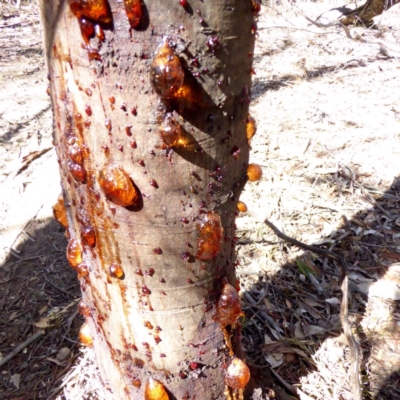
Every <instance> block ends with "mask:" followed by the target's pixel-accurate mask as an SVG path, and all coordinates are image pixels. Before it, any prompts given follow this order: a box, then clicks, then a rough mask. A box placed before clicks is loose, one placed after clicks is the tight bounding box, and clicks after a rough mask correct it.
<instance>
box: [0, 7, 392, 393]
mask: <svg viewBox="0 0 400 400" xmlns="http://www.w3.org/2000/svg"><path fill="white" fill-rule="evenodd" d="M10 3H13V2H12V1H11V0H10V2H6V1H4V0H3V1H0V49H1V54H2V56H1V58H0V87H1V96H0V142H1V146H0V154H1V160H0V193H1V194H2V195H1V199H0V202H1V209H0V210H1V211H0V288H1V300H0V325H1V329H0V358H2V359H0V366H1V367H2V373H1V376H0V397H1V398H3V399H15V400H16V399H43V398H44V399H55V398H57V399H60V400H61V399H80V398H82V399H89V398H93V399H101V398H102V394H101V388H100V386H99V384H98V382H97V381H96V379H95V376H96V367H95V364H94V362H93V354H92V352H91V350H90V349H86V348H83V347H82V346H81V345H80V344H79V343H78V341H77V331H78V329H79V326H80V325H81V323H82V320H81V319H80V317H79V315H78V313H77V311H76V304H77V302H78V301H79V287H78V283H77V281H76V279H75V274H74V272H73V271H72V269H71V268H70V267H68V265H67V262H66V260H65V257H64V254H65V246H66V240H65V237H64V232H63V230H62V229H61V228H60V227H59V226H57V225H56V224H55V222H54V221H53V220H52V218H51V213H52V211H51V206H52V205H53V204H54V203H55V201H56V198H57V196H58V194H59V193H60V191H61V189H60V185H59V178H58V165H57V160H56V156H55V153H54V150H53V149H52V144H51V133H52V117H51V110H50V101H49V97H48V95H47V93H46V88H47V84H48V82H47V78H46V67H45V63H44V58H43V52H42V47H41V36H40V26H39V20H38V11H37V7H36V5H35V4H34V3H30V2H25V1H22V3H21V7H20V8H15V7H13V6H12V5H11V4H10ZM269 4H272V3H269ZM338 5H341V4H336V3H333V2H332V1H329V2H328V1H325V2H319V3H309V2H297V3H294V4H292V5H290V4H289V3H286V2H283V3H282V2H279V6H278V5H276V6H274V7H271V6H268V5H266V6H264V8H263V11H262V13H261V15H260V20H259V23H258V33H257V47H256V51H255V54H254V70H255V75H254V84H253V91H252V102H251V115H252V116H253V117H254V118H255V119H256V121H257V126H258V130H257V134H256V136H255V137H254V139H253V140H252V143H251V146H252V152H251V156H250V159H251V162H255V163H258V164H260V165H261V166H262V168H263V177H262V179H261V180H260V181H258V182H256V183H248V184H247V186H246V188H245V191H244V192H243V195H242V197H241V200H242V201H244V202H245V203H246V204H247V207H248V211H247V212H244V213H240V215H239V216H238V218H237V221H236V224H237V236H238V258H239V262H240V265H239V266H238V275H239V277H240V278H241V289H242V290H241V295H242V300H243V306H244V310H245V313H246V315H245V317H244V319H243V322H242V325H243V343H244V347H245V349H246V351H247V356H248V363H249V364H250V365H251V366H252V368H253V370H254V374H255V375H256V376H257V374H258V375H259V376H258V378H259V379H260V380H262V381H263V382H264V383H265V384H266V386H268V387H267V388H264V389H265V390H264V394H263V395H261V394H259V396H258V397H257V396H256V394H255V396H254V398H271V399H272V398H278V399H288V398H300V399H302V400H308V399H314V400H318V399H321V400H322V399H324V400H325V399H326V400H335V399H337V400H339V399H344V400H347V399H351V398H352V394H351V381H350V378H349V368H350V364H351V359H350V356H349V351H348V343H347V341H346V338H345V337H344V336H343V335H341V327H340V319H339V312H340V300H341V294H340V290H339V289H340V288H339V287H338V279H339V278H338V277H339V269H338V265H336V264H335V263H334V262H332V261H330V260H329V261H328V260H327V259H325V258H324V257H322V256H320V255H317V254H313V253H309V252H304V250H302V249H300V248H298V247H296V246H293V245H288V244H287V243H284V242H283V241H281V240H280V239H278V238H277V237H276V236H275V235H274V234H273V233H272V231H271V230H270V228H268V227H267V226H266V225H265V224H264V223H263V221H264V219H265V218H268V219H269V220H270V221H272V222H273V223H274V224H275V225H277V226H278V228H279V229H281V230H282V231H283V232H285V233H286V234H287V235H289V236H291V237H294V238H296V239H298V240H300V241H302V242H304V243H307V244H314V245H322V246H324V248H329V249H331V250H333V251H336V252H338V253H340V254H342V255H343V256H344V257H345V258H346V261H347V264H348V266H349V288H350V296H349V317H350V322H351V327H352V331H353V333H354V335H355V336H356V338H357V340H358V342H359V343H360V350H361V356H360V365H361V379H362V388H363V398H365V399H373V398H377V399H400V390H399V385H398V384H399V371H400V361H399V360H400V357H399V353H400V341H399V340H400V307H399V301H400V241H399V237H400V206H399V199H400V167H399V164H398V160H399V153H400V105H399V104H400V102H399V93H398V87H399V84H400V63H399V57H400V45H399V43H400V24H399V22H398V21H399V17H400V8H399V7H398V6H395V7H393V8H392V9H390V10H389V11H388V12H386V13H384V14H383V15H382V16H380V17H377V18H376V21H375V23H376V26H375V27H373V28H369V29H366V28H365V27H357V28H354V27H349V30H348V31H346V30H343V28H341V27H340V26H339V27H337V26H332V27H328V28H319V27H317V26H315V25H313V24H311V23H310V22H309V21H308V20H307V19H306V18H305V16H307V17H309V18H311V19H313V20H315V19H316V18H317V17H318V16H319V15H320V14H322V13H323V12H326V11H328V10H330V9H332V8H333V7H336V6H338ZM333 15H334V12H331V13H329V14H325V17H326V18H325V19H323V20H322V21H324V22H326V21H327V18H329V17H332V16H333ZM32 337H33V339H35V340H33V339H32V340H33V342H32V343H30V344H29V343H28V342H27V341H28V339H29V338H32ZM21 344H25V346H24V348H23V350H22V351H21V352H19V353H18V354H16V355H14V356H13V357H12V358H11V359H10V360H9V361H7V362H6V359H5V357H7V356H8V355H10V354H13V350H14V349H15V348H16V347H17V346H19V345H21ZM257 367H261V368H257ZM257 371H258V372H257ZM290 396H293V397H290Z"/></svg>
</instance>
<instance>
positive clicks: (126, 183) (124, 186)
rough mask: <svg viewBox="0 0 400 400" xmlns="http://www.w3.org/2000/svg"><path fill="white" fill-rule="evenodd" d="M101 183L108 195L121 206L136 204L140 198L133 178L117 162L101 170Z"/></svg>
mask: <svg viewBox="0 0 400 400" xmlns="http://www.w3.org/2000/svg"><path fill="white" fill-rule="evenodd" d="M99 184H100V187H101V189H102V190H103V192H104V194H105V195H106V197H107V198H108V199H109V200H110V201H112V202H113V203H114V204H117V205H119V206H123V207H127V206H131V205H134V204H135V203H136V202H137V201H138V199H139V194H138V192H137V190H136V189H135V187H134V185H133V183H132V180H131V178H130V177H129V175H128V174H127V173H126V172H125V170H124V169H123V168H122V167H120V166H118V165H116V164H108V165H106V166H104V168H103V169H102V170H101V171H100V175H99Z"/></svg>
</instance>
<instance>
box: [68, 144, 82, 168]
mask: <svg viewBox="0 0 400 400" xmlns="http://www.w3.org/2000/svg"><path fill="white" fill-rule="evenodd" d="M68 157H69V158H70V159H71V160H72V161H73V162H74V163H75V164H78V165H83V151H82V148H81V146H79V145H78V144H77V143H75V144H73V145H72V146H69V147H68Z"/></svg>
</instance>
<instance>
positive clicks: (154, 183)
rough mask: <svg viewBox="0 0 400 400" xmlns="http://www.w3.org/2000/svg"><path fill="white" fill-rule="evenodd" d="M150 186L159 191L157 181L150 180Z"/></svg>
mask: <svg viewBox="0 0 400 400" xmlns="http://www.w3.org/2000/svg"><path fill="white" fill-rule="evenodd" d="M150 185H151V186H153V187H154V188H156V189H158V183H157V182H156V180H155V179H151V180H150Z"/></svg>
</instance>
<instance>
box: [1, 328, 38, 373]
mask: <svg viewBox="0 0 400 400" xmlns="http://www.w3.org/2000/svg"><path fill="white" fill-rule="evenodd" d="M44 333H45V332H44V331H37V332H36V333H35V334H34V335H32V336H31V337H30V338H28V339H27V340H25V342H23V343H21V344H20V345H19V346H18V347H16V348H15V349H14V350H13V351H12V352H11V353H10V354H9V355H8V356H6V357H4V358H2V359H1V360H0V367H2V366H3V365H5V364H6V363H8V362H9V361H10V360H11V359H12V358H13V357H15V356H16V355H17V354H18V353H19V352H21V351H22V350H24V349H25V348H26V347H28V346H29V345H30V344H31V343H33V342H34V341H35V340H37V339H39V338H40V337H41V336H42V335H44Z"/></svg>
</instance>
